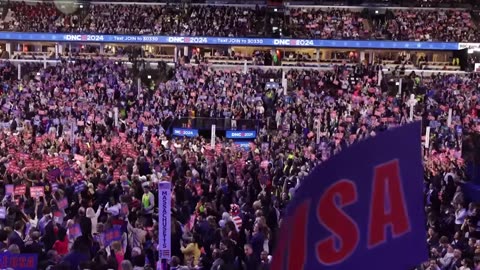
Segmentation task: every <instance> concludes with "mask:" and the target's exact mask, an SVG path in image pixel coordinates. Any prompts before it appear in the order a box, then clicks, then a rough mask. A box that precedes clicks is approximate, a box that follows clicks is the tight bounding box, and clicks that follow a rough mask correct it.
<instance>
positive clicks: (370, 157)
mask: <svg viewBox="0 0 480 270" xmlns="http://www.w3.org/2000/svg"><path fill="white" fill-rule="evenodd" d="M399 141H406V142H409V145H410V147H404V145H403V144H400V143H398V142H399ZM347 167H348V170H346V169H345V168H347ZM419 205H420V206H421V205H423V166H422V156H421V127H420V122H415V123H412V124H409V125H405V126H403V127H399V128H395V129H392V130H389V131H386V132H383V133H381V134H379V135H378V136H375V137H373V138H371V139H368V140H364V141H362V142H359V143H357V144H354V145H352V146H351V147H349V148H347V149H346V150H344V151H342V152H341V153H339V154H337V155H335V156H333V157H332V158H330V159H329V160H328V161H327V162H325V163H322V164H321V165H319V166H318V167H316V168H315V169H314V170H313V171H312V173H311V174H310V175H309V176H307V177H306V178H305V179H304V180H303V181H302V183H301V185H300V187H299V188H298V189H297V190H296V191H295V194H294V197H293V199H292V201H291V202H290V204H289V206H288V208H287V212H286V215H285V217H284V220H283V222H282V226H281V228H280V232H279V235H281V236H282V237H281V238H280V239H279V242H278V244H277V248H276V251H275V252H274V254H273V261H272V264H271V269H275V270H287V269H288V270H304V269H305V270H306V269H321V270H330V269H332V270H350V269H369V270H380V269H385V266H386V265H388V267H387V268H388V269H389V270H405V269H413V268H414V267H416V266H418V265H419V264H421V263H422V262H424V261H426V260H427V258H428V250H427V248H425V240H426V234H425V213H424V210H423V207H419ZM399 254H402V256H401V257H402V259H401V260H398V256H399ZM392 262H395V263H392Z"/></svg>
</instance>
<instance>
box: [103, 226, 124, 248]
mask: <svg viewBox="0 0 480 270" xmlns="http://www.w3.org/2000/svg"><path fill="white" fill-rule="evenodd" d="M104 234H105V238H104V239H105V247H107V246H109V245H110V244H111V243H112V242H115V241H120V240H122V231H121V230H120V228H112V229H110V230H108V231H106V232H105V233H104Z"/></svg>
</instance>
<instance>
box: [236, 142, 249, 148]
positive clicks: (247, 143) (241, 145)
mask: <svg viewBox="0 0 480 270" xmlns="http://www.w3.org/2000/svg"><path fill="white" fill-rule="evenodd" d="M250 143H251V142H241V141H240V142H235V144H236V145H238V146H240V147H241V148H243V149H246V150H249V149H250Z"/></svg>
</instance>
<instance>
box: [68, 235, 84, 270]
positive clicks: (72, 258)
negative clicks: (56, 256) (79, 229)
mask: <svg viewBox="0 0 480 270" xmlns="http://www.w3.org/2000/svg"><path fill="white" fill-rule="evenodd" d="M89 260H90V249H89V247H88V246H87V245H85V244H84V242H83V241H81V239H80V237H79V238H77V239H76V240H75V242H73V245H72V250H71V251H70V253H68V254H67V255H66V256H65V257H63V260H62V262H65V263H68V264H69V265H70V269H78V266H79V265H80V263H81V262H84V261H89Z"/></svg>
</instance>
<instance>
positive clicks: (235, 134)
mask: <svg viewBox="0 0 480 270" xmlns="http://www.w3.org/2000/svg"><path fill="white" fill-rule="evenodd" d="M225 135H226V137H227V139H255V138H256V137H257V132H256V131H255V130H227V132H226V134H225Z"/></svg>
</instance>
